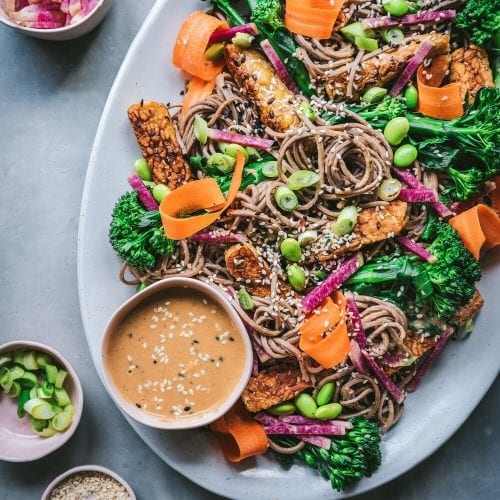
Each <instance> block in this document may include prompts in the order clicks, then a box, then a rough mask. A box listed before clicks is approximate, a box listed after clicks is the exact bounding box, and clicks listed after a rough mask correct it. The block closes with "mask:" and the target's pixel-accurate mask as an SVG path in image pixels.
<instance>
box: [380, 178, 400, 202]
mask: <svg viewBox="0 0 500 500" xmlns="http://www.w3.org/2000/svg"><path fill="white" fill-rule="evenodd" d="M401 188H402V185H401V182H399V181H398V179H386V180H385V181H384V182H382V184H380V186H379V187H378V197H379V198H380V199H381V200H384V201H392V200H395V199H396V198H397V197H398V196H399V193H400V192H401Z"/></svg>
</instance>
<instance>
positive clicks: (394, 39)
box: [382, 28, 405, 46]
mask: <svg viewBox="0 0 500 500" xmlns="http://www.w3.org/2000/svg"><path fill="white" fill-rule="evenodd" d="M382 38H383V39H384V40H385V41H386V42H387V43H388V44H389V45H392V46H395V45H399V44H400V43H401V42H402V41H403V40H404V39H405V34H404V33H403V32H402V31H401V30H400V29H399V28H390V29H388V30H383V31H382Z"/></svg>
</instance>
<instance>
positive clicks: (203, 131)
mask: <svg viewBox="0 0 500 500" xmlns="http://www.w3.org/2000/svg"><path fill="white" fill-rule="evenodd" d="M194 135H195V137H196V139H197V140H198V141H199V142H200V143H201V144H206V143H207V141H208V123H207V122H206V120H204V119H203V118H202V117H201V116H200V115H196V116H195V117H194Z"/></svg>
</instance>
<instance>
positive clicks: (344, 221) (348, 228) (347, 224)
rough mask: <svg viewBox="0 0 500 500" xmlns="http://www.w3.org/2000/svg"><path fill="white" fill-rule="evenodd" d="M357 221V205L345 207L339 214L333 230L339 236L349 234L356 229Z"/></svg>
mask: <svg viewBox="0 0 500 500" xmlns="http://www.w3.org/2000/svg"><path fill="white" fill-rule="evenodd" d="M357 221H358V211H357V209H356V207H352V206H351V207H345V208H343V209H342V210H341V211H340V213H339V216H338V218H337V220H336V221H335V224H334V225H333V232H334V233H335V234H336V235H337V236H344V235H346V234H349V233H351V232H352V230H353V229H354V226H355V225H356V222H357Z"/></svg>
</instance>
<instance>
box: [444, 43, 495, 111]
mask: <svg viewBox="0 0 500 500" xmlns="http://www.w3.org/2000/svg"><path fill="white" fill-rule="evenodd" d="M450 82H458V83H459V85H460V92H461V95H462V100H464V101H465V98H466V96H467V95H468V102H469V104H472V103H473V102H474V99H475V98H476V95H477V93H478V92H479V89H480V88H481V87H494V86H495V85H494V84H493V73H492V71H491V68H490V63H489V61H488V56H487V54H486V51H485V50H484V49H482V48H481V47H477V46H476V45H469V47H467V48H465V47H463V48H460V49H457V50H454V51H453V52H452V53H451V65H450Z"/></svg>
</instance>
